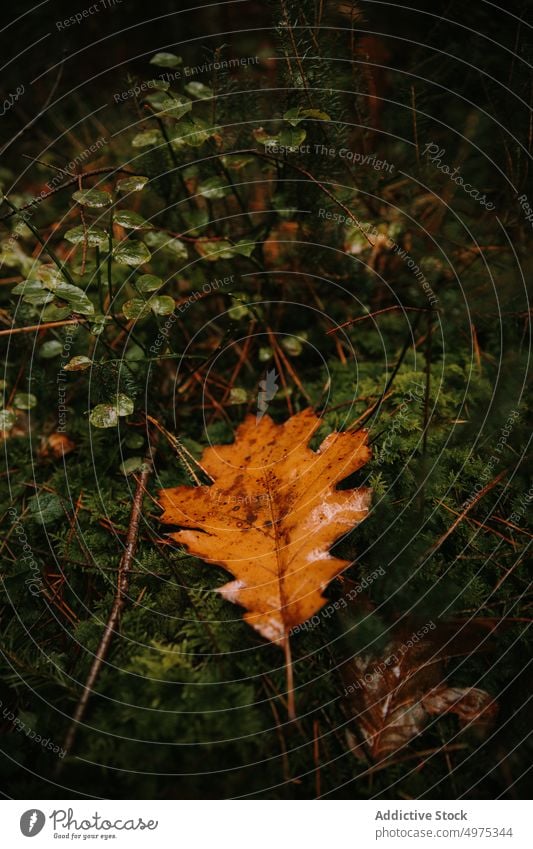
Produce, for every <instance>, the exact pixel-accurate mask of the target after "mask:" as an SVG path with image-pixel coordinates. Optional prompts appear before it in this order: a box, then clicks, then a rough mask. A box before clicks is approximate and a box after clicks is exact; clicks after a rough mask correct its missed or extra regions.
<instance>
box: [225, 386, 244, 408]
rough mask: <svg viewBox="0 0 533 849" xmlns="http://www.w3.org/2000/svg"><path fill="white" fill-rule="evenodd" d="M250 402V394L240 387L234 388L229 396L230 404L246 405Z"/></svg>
mask: <svg viewBox="0 0 533 849" xmlns="http://www.w3.org/2000/svg"><path fill="white" fill-rule="evenodd" d="M247 401H248V393H247V391H246V389H242V388H240V387H239V386H233V387H232V389H231V391H230V394H229V403H230V404H246V402H247Z"/></svg>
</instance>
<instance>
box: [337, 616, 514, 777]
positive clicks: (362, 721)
mask: <svg viewBox="0 0 533 849" xmlns="http://www.w3.org/2000/svg"><path fill="white" fill-rule="evenodd" d="M431 624H433V623H431ZM459 624H460V623H458V624H457V625H456V628H457V627H458V625H459ZM471 626H472V627H471ZM479 626H480V627H478V624H477V623H475V621H474V623H469V624H468V626H467V627H466V628H464V627H463V628H462V629H461V628H459V630H458V631H457V638H456V639H454V637H453V635H451V631H450V624H449V623H448V624H444V625H442V626H439V627H438V628H436V630H435V631H433V630H429V631H427V633H425V634H423V635H422V636H418V635H420V633H421V631H424V628H422V629H420V630H419V631H418V632H416V631H414V632H413V633H412V634H411V636H410V637H405V636H404V637H402V638H400V637H399V636H398V635H397V638H395V639H394V640H392V641H391V642H390V643H389V645H388V646H387V648H386V649H385V651H384V652H383V654H382V656H381V657H379V658H376V657H369V656H362V655H358V656H355V657H353V658H351V659H350V660H349V661H347V662H346V663H345V664H344V665H343V667H342V677H343V680H344V685H345V691H344V695H345V697H346V698H345V700H344V707H345V712H346V714H347V716H349V718H350V719H352V720H353V721H354V724H355V727H356V729H357V731H358V734H359V738H360V740H361V742H362V746H361V745H359V744H358V742H357V738H356V736H355V735H353V734H352V733H351V732H350V731H349V732H348V742H349V744H350V747H351V749H352V751H353V752H354V754H355V755H356V757H364V756H365V755H367V756H368V757H370V759H371V760H374V761H377V760H380V759H382V758H386V757H388V756H390V755H392V754H393V753H394V752H396V751H397V750H398V749H400V748H402V747H403V746H405V745H406V744H408V743H409V742H410V741H412V740H413V739H414V738H415V737H416V736H417V735H418V734H420V733H421V732H422V731H423V730H424V728H425V726H426V725H427V723H428V722H429V720H430V717H431V716H438V715H440V714H444V713H455V714H456V715H457V716H458V717H459V719H460V721H461V723H462V724H463V725H467V724H468V725H472V726H474V727H476V728H477V729H478V730H479V731H483V730H485V729H486V728H487V727H490V725H491V724H492V723H493V721H494V719H495V717H496V714H497V712H498V706H497V703H496V701H495V700H494V699H492V698H491V696H490V695H489V694H488V693H486V692H485V691H484V690H480V689H478V688H477V687H451V686H449V684H448V683H447V682H446V680H445V674H444V660H445V659H447V658H449V657H451V656H452V655H461V654H463V655H464V654H468V653H469V651H470V648H469V646H470V644H471V642H472V639H473V638H477V639H479V637H480V634H481V632H482V631H483V630H485V628H484V627H483V623H481V622H480V623H479ZM488 627H489V625H487V628H488ZM415 634H416V635H417V636H416V637H415V636H414V635H415ZM485 634H486V630H485ZM461 644H462V647H460V646H461ZM483 648H485V647H482V649H481V650H483Z"/></svg>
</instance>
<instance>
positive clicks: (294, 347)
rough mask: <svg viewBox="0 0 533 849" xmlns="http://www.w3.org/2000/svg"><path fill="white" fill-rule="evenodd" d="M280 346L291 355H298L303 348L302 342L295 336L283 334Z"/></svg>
mask: <svg viewBox="0 0 533 849" xmlns="http://www.w3.org/2000/svg"><path fill="white" fill-rule="evenodd" d="M281 347H282V348H283V349H284V350H285V351H286V352H287V353H288V354H289V355H290V356H291V357H299V356H300V354H301V353H302V350H303V345H302V342H301V340H300V339H298V337H297V336H285V337H284V338H283V339H282V340H281Z"/></svg>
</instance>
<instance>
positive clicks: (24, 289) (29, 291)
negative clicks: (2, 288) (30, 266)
mask: <svg viewBox="0 0 533 849" xmlns="http://www.w3.org/2000/svg"><path fill="white" fill-rule="evenodd" d="M44 291H46V290H45V288H44V285H43V284H42V283H41V281H40V280H24V281H23V282H22V283H17V285H16V286H15V288H14V289H12V290H11V294H12V295H39V294H41V293H42V292H44Z"/></svg>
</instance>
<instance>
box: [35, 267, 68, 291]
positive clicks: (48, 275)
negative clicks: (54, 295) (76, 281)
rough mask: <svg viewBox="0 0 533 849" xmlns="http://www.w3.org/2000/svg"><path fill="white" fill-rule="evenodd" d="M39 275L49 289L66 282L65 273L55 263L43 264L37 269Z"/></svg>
mask: <svg viewBox="0 0 533 849" xmlns="http://www.w3.org/2000/svg"><path fill="white" fill-rule="evenodd" d="M37 277H38V278H39V280H42V281H43V285H44V286H46V288H47V289H53V288H54V287H55V286H57V284H58V283H66V282H67V281H66V279H65V275H64V274H62V273H61V271H59V269H58V268H56V267H55V265H41V266H39V268H38V269H37Z"/></svg>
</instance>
